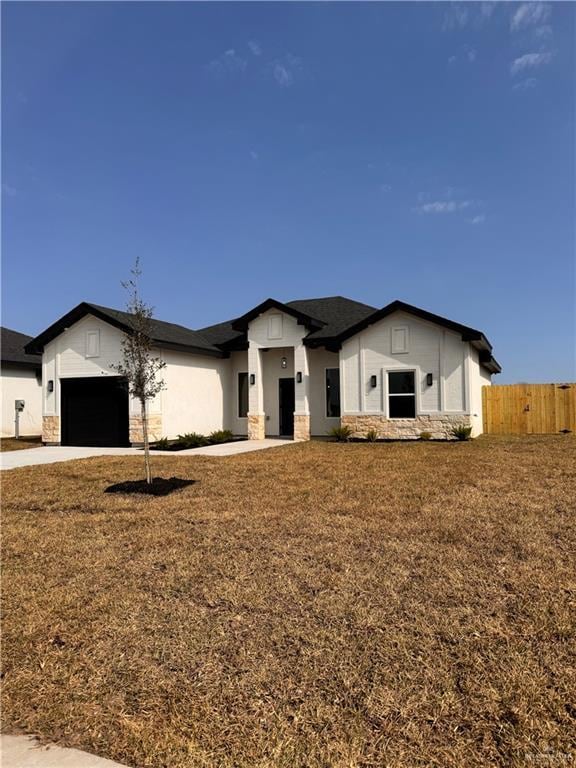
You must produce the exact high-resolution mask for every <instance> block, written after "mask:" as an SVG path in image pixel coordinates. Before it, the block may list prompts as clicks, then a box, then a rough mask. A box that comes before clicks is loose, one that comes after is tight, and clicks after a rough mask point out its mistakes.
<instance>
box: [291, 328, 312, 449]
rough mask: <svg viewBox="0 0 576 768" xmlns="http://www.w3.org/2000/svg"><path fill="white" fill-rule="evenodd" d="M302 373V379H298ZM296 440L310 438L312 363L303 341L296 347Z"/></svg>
mask: <svg viewBox="0 0 576 768" xmlns="http://www.w3.org/2000/svg"><path fill="white" fill-rule="evenodd" d="M299 375H301V377H302V381H300V382H299V381H298V376H299ZM294 379H295V385H294V386H295V411H294V440H310V365H309V362H308V350H307V348H306V347H305V346H304V344H303V342H300V344H298V345H296V346H295V347H294Z"/></svg>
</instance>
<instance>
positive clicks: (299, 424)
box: [294, 413, 310, 440]
mask: <svg viewBox="0 0 576 768" xmlns="http://www.w3.org/2000/svg"><path fill="white" fill-rule="evenodd" d="M294 440H310V416H308V415H307V414H303V413H295V414H294Z"/></svg>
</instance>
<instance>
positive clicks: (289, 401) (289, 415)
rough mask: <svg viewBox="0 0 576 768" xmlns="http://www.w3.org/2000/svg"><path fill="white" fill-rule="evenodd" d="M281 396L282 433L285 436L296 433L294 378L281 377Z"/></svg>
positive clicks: (279, 382)
mask: <svg viewBox="0 0 576 768" xmlns="http://www.w3.org/2000/svg"><path fill="white" fill-rule="evenodd" d="M278 384H279V397H280V434H281V435H282V436H285V437H291V436H293V435H294V406H295V402H296V401H295V399H294V379H279V380H278Z"/></svg>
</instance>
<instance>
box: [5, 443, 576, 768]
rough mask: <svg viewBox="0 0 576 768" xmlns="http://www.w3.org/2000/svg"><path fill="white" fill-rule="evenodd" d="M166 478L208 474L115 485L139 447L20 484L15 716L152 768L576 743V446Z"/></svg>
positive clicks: (14, 479) (10, 509)
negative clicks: (177, 482)
mask: <svg viewBox="0 0 576 768" xmlns="http://www.w3.org/2000/svg"><path fill="white" fill-rule="evenodd" d="M153 471H154V474H162V475H164V476H165V477H170V476H172V475H175V476H177V477H184V478H185V477H189V478H193V479H195V480H196V481H197V482H196V483H195V484H194V485H191V486H189V487H188V488H186V489H184V490H182V491H179V492H178V493H175V494H173V495H171V496H169V497H164V498H153V497H151V498H149V497H145V498H135V497H126V496H121V495H115V494H112V495H108V494H104V493H103V490H104V488H106V487H107V486H109V485H110V484H111V483H114V482H119V481H123V480H127V479H130V478H138V477H140V476H141V473H142V459H141V458H140V457H134V458H133V457H105V458H94V459H89V460H84V461H77V462H73V463H66V464H54V465H47V466H42V467H37V468H34V467H33V468H22V469H18V470H13V471H11V472H7V473H5V474H4V475H3V477H2V480H3V531H2V533H3V579H2V582H3V583H2V587H3V593H4V594H3V597H4V601H3V603H4V604H3V607H4V620H3V621H4V623H3V632H2V645H3V648H2V651H3V653H2V657H3V658H2V666H3V669H2V676H3V681H2V682H3V686H2V687H3V692H2V695H3V699H2V704H3V719H4V727H5V729H7V730H24V731H26V732H31V733H36V734H39V735H40V736H42V737H44V738H47V739H53V740H56V741H58V742H60V743H61V744H64V745H70V746H75V747H79V748H82V749H86V750H89V751H91V752H95V753H97V754H100V755H103V756H106V757H109V758H113V759H115V760H118V761H120V762H123V763H126V764H127V765H130V766H134V767H135V768H136V767H137V768H141V767H144V766H149V767H150V768H163V767H165V768H199V767H202V768H208V767H210V768H233V767H234V768H321V767H322V768H372V767H374V768H376V766H378V768H385V767H386V766H390V768H418V767H419V766H422V768H423V767H424V766H435V767H436V768H464V767H465V768H475V767H476V766H526V765H528V764H533V765H535V764H543V761H544V760H548V759H549V756H550V755H553V756H565V755H566V754H568V753H572V754H573V748H574V734H575V733H576V701H575V691H576V656H575V647H576V646H575V637H574V626H575V621H574V618H575V617H574V607H575V605H576V580H575V575H574V574H575V570H574V566H575V561H574V552H575V549H574V547H575V544H576V536H575V532H576V525H575V517H574V514H575V512H574V506H575V504H574V502H575V499H576V440H575V439H574V438H573V437H534V438H487V437H486V438H481V439H479V440H476V441H474V442H472V443H450V444H445V443H432V444H430V443H407V444H404V443H393V444H333V443H325V442H313V443H309V444H296V445H287V446H285V447H281V448H275V449H271V450H267V451H261V452H257V453H250V454H244V455H240V456H235V457H227V458H211V457H199V456H195V457H189V456H188V457H183V456H177V455H176V456H155V457H154V459H153ZM547 750H552V751H551V752H549V751H547ZM561 759H562V760H565V759H566V758H565V757H562V758H561ZM547 764H548V763H547ZM558 764H560V757H559V758H558ZM562 764H564V763H562Z"/></svg>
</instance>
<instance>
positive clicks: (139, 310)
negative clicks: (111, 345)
mask: <svg viewBox="0 0 576 768" xmlns="http://www.w3.org/2000/svg"><path fill="white" fill-rule="evenodd" d="M130 272H131V275H132V277H131V278H130V279H129V280H127V281H126V282H123V283H122V287H123V288H125V289H126V290H127V291H128V301H127V303H126V310H127V312H128V314H129V315H130V325H131V331H130V332H129V333H126V334H125V336H124V339H123V341H122V357H123V360H122V362H121V363H119V364H118V365H115V366H114V369H115V370H116V371H118V373H119V374H120V375H121V376H124V377H125V378H126V379H127V380H128V387H129V391H130V394H131V395H132V397H135V398H136V399H137V400H139V402H140V413H141V416H142V435H143V439H144V463H145V466H146V482H147V483H151V482H152V473H151V471H150V446H149V442H148V401H149V400H152V399H153V398H155V397H156V395H157V394H158V393H159V392H161V391H162V390H163V389H164V381H163V380H162V379H160V378H159V377H158V374H159V373H160V371H161V370H162V368H164V367H165V366H166V363H165V362H164V361H163V360H161V359H160V358H159V357H153V356H152V336H151V335H152V315H153V308H152V307H151V306H149V305H148V304H146V303H145V302H144V301H143V299H142V298H141V296H140V289H139V285H138V282H139V278H140V276H141V274H142V270H141V269H140V259H138V258H137V259H136V262H135V264H134V267H133V268H132V269H131V270H130Z"/></svg>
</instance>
